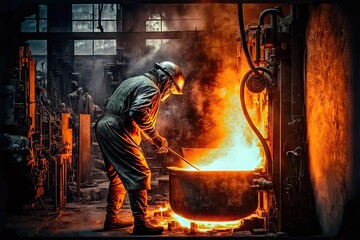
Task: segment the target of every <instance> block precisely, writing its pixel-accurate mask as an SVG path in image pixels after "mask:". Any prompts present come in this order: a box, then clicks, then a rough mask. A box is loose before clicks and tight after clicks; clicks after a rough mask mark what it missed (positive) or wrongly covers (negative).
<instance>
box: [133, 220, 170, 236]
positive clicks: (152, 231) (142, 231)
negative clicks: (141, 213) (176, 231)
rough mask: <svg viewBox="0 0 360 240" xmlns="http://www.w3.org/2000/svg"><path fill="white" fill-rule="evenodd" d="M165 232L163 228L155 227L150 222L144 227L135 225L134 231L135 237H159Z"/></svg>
mask: <svg viewBox="0 0 360 240" xmlns="http://www.w3.org/2000/svg"><path fill="white" fill-rule="evenodd" d="M163 231H164V227H163V226H160V225H159V226H154V225H152V224H150V223H149V222H146V223H145V224H143V225H135V226H134V229H133V235H158V234H161V233H162V232H163Z"/></svg>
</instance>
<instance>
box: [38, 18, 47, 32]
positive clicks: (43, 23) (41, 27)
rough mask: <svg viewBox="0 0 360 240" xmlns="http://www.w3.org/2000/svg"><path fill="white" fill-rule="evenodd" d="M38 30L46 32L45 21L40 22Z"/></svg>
mask: <svg viewBox="0 0 360 240" xmlns="http://www.w3.org/2000/svg"><path fill="white" fill-rule="evenodd" d="M39 28H40V29H39V31H40V32H47V20H40V22H39Z"/></svg>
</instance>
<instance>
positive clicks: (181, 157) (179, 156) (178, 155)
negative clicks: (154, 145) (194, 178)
mask: <svg viewBox="0 0 360 240" xmlns="http://www.w3.org/2000/svg"><path fill="white" fill-rule="evenodd" d="M166 148H167V150H169V152H170V153H172V154H174V155H175V156H176V157H178V158H180V159H181V160H183V161H184V162H186V163H187V164H189V165H190V166H192V167H193V168H195V169H196V170H199V171H200V169H199V168H198V167H196V166H195V165H194V164H192V163H191V162H189V161H188V160H186V158H184V157H183V156H181V155H180V154H178V153H177V152H175V151H174V150H172V149H171V148H169V147H166Z"/></svg>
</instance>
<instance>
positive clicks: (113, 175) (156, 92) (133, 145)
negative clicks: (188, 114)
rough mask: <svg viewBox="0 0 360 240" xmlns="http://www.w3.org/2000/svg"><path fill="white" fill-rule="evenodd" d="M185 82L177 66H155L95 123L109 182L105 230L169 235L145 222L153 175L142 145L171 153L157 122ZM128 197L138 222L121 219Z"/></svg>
mask: <svg viewBox="0 0 360 240" xmlns="http://www.w3.org/2000/svg"><path fill="white" fill-rule="evenodd" d="M184 82H185V79H184V76H183V74H182V72H181V70H180V68H179V66H178V65H176V64H174V63H173V62H170V61H164V62H160V63H156V64H155V65H154V67H153V68H152V69H151V70H150V71H149V72H147V73H145V74H143V75H139V76H135V77H131V78H128V79H126V80H124V81H123V82H122V83H121V84H120V85H119V86H118V88H117V89H116V90H115V92H114V94H113V95H112V96H111V97H110V99H109V101H108V103H107V105H106V108H105V110H104V115H102V116H100V117H99V119H98V121H97V122H96V124H95V134H96V137H97V140H98V143H99V146H100V149H101V152H102V155H103V158H104V162H105V167H106V171H107V176H108V178H109V180H110V185H109V192H108V196H107V206H106V212H107V213H106V219H105V222H104V230H109V229H114V228H122V227H128V226H131V225H133V224H134V228H133V234H134V235H146V234H149V235H156V234H161V233H162V232H163V231H164V228H163V227H162V226H156V225H152V224H150V223H149V222H148V221H147V220H146V213H147V212H146V211H147V190H149V189H151V187H150V178H151V172H150V168H149V166H148V164H147V162H146V160H145V157H144V154H143V151H142V149H141V147H140V143H141V141H142V139H147V140H148V139H151V140H152V142H153V143H154V145H155V146H156V150H157V152H158V153H166V152H167V145H168V142H167V140H166V139H165V138H163V137H162V136H161V135H160V134H159V132H158V131H157V129H156V128H155V122H156V118H157V115H158V111H159V106H160V102H161V101H164V100H166V99H167V98H168V97H169V96H170V95H171V94H179V95H182V89H183V87H184ZM126 192H127V193H128V197H129V201H130V208H131V211H132V215H133V217H134V221H133V222H132V221H131V222H127V221H124V220H121V219H120V218H119V217H118V213H119V212H120V208H121V206H122V204H123V201H124V198H125V195H126Z"/></svg>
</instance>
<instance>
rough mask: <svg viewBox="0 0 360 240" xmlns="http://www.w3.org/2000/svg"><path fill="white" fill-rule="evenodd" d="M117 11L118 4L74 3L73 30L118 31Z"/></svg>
mask: <svg viewBox="0 0 360 240" xmlns="http://www.w3.org/2000/svg"><path fill="white" fill-rule="evenodd" d="M116 12H117V9H116V4H72V20H73V21H72V31H73V32H101V30H103V32H116V31H117V29H116ZM99 20H100V23H101V24H99Z"/></svg>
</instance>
